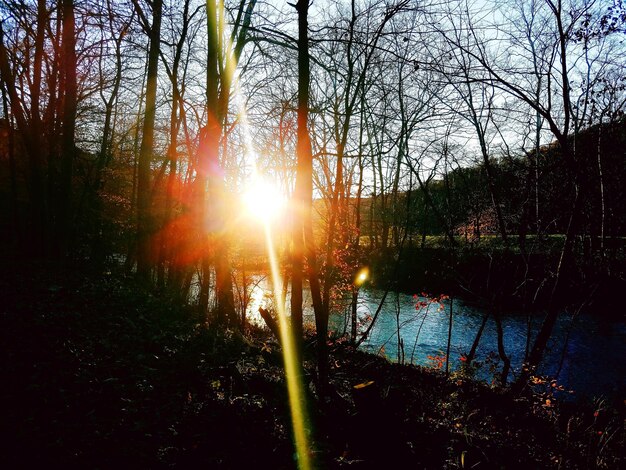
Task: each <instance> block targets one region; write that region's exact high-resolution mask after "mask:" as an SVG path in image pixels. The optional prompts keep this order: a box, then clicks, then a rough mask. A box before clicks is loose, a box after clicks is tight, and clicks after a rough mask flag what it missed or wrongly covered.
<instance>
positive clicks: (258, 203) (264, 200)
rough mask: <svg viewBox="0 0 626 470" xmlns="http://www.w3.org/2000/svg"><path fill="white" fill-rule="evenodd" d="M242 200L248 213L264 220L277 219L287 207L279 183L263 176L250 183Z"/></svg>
mask: <svg viewBox="0 0 626 470" xmlns="http://www.w3.org/2000/svg"><path fill="white" fill-rule="evenodd" d="M242 200H243V203H244V206H245V207H246V209H247V211H248V213H249V214H250V215H251V216H253V217H255V218H256V219H259V220H262V221H271V220H274V219H276V218H277V217H278V216H279V215H280V214H281V212H282V211H283V209H284V207H285V198H284V196H283V194H282V193H281V192H280V190H279V189H278V187H277V185H276V184H272V183H270V182H269V181H268V180H266V179H264V178H261V177H256V178H254V180H252V182H250V183H249V185H248V187H247V189H246V191H245V192H244V193H243V196H242Z"/></svg>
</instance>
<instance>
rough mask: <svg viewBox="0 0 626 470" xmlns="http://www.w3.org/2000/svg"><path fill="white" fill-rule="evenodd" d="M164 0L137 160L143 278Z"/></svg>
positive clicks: (154, 35) (158, 2)
mask: <svg viewBox="0 0 626 470" xmlns="http://www.w3.org/2000/svg"><path fill="white" fill-rule="evenodd" d="M162 8H163V0H154V2H153V5H152V26H151V27H150V48H149V51H148V73H147V84H146V112H145V117H144V121H143V132H142V139H141V148H140V151H139V161H138V164H137V275H138V277H139V278H140V279H142V280H143V281H146V282H147V281H149V280H150V268H151V253H150V252H151V250H150V236H151V234H152V230H153V227H152V216H151V213H150V212H151V210H150V205H151V198H150V186H151V185H150V180H151V171H150V164H151V162H152V154H153V152H154V122H155V117H156V91H157V75H158V68H159V51H160V46H161V16H162V15H161V13H162Z"/></svg>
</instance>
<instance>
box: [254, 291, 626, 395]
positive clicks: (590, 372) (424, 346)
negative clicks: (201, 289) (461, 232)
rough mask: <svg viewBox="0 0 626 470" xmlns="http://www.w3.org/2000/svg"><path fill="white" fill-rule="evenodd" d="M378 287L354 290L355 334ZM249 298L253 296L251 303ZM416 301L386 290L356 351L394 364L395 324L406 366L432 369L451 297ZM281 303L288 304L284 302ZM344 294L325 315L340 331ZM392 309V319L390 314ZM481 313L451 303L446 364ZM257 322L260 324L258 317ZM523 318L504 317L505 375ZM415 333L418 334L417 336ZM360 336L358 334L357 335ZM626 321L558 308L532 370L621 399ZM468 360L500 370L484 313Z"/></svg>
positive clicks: (579, 390)
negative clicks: (336, 309) (337, 310)
mask: <svg viewBox="0 0 626 470" xmlns="http://www.w3.org/2000/svg"><path fill="white" fill-rule="evenodd" d="M268 284H269V283H268V281H266V280H265V279H262V280H261V282H259V283H258V285H257V287H256V289H255V290H254V291H253V294H252V302H251V304H250V305H249V307H248V314H249V317H250V318H251V321H255V320H254V317H255V316H256V317H258V314H257V313H256V312H257V311H258V306H259V305H260V303H262V302H263V294H264V293H266V292H267V291H268V288H269V285H268ZM304 294H305V295H304V306H305V312H304V313H305V319H308V320H309V321H311V322H313V311H312V307H311V300H310V294H309V293H308V292H306V291H305V293H304ZM383 294H384V292H383V291H380V290H376V289H367V288H362V289H361V290H360V292H359V298H358V304H357V315H358V322H357V325H358V331H359V333H361V332H363V331H364V330H365V329H366V328H367V326H368V325H369V323H370V322H371V317H373V316H374V314H375V312H376V309H377V308H378V304H379V302H380V299H381V298H382V297H383ZM266 297H267V296H266ZM255 299H256V300H255ZM418 300H422V301H423V300H425V299H423V298H414V297H413V296H411V295H407V294H401V293H393V292H390V293H389V295H388V296H387V299H386V300H385V304H384V305H383V308H382V310H381V313H380V314H379V316H378V318H377V320H376V323H375V324H374V327H373V328H372V330H371V332H370V335H369V337H368V338H367V340H366V341H364V342H363V343H362V345H361V349H363V350H365V351H368V352H371V353H374V354H381V355H384V356H385V357H387V358H388V359H389V360H391V361H398V335H397V331H398V324H399V325H400V338H402V341H403V343H404V360H405V362H406V363H411V362H412V363H413V364H419V365H424V366H433V365H434V362H433V361H432V360H430V359H429V358H428V356H443V355H445V350H446V344H447V339H448V326H449V314H450V300H445V301H444V302H443V307H442V308H441V309H439V308H438V307H439V306H438V305H437V304H433V305H431V306H430V307H429V308H428V309H426V308H420V309H416V303H417V302H418ZM287 305H289V303H288V302H287ZM349 307H350V306H349V299H348V300H346V303H345V305H344V307H343V308H342V310H343V311H345V312H346V313H345V314H334V315H332V316H331V319H330V323H331V324H330V326H331V329H332V330H334V331H335V332H336V333H338V334H341V333H342V332H344V331H346V332H348V334H349V332H350V322H349V310H350V308H349ZM396 313H399V316H398V317H397V316H396ZM485 314H486V311H485V310H483V309H480V308H477V307H474V306H470V305H466V304H464V303H463V302H462V301H461V300H459V299H454V300H453V326H452V336H451V347H450V359H449V360H450V369H451V370H456V369H457V368H459V366H460V365H461V361H460V357H461V355H462V354H466V353H468V352H469V350H470V349H471V346H472V343H473V341H474V338H475V335H476V332H477V331H478V329H479V327H480V325H481V323H482V320H483V317H484V315H485ZM257 321H262V320H260V319H259V318H257ZM527 321H528V320H527V317H526V316H524V315H519V314H511V315H509V314H503V315H502V327H503V336H504V347H505V352H506V354H507V356H508V357H509V358H510V360H511V372H510V373H509V380H513V379H514V378H515V377H516V375H517V374H519V371H520V368H521V366H522V362H523V359H524V354H525V350H526V341H527V330H528V324H527ZM542 321H543V315H535V316H533V317H532V318H531V340H530V346H531V347H532V344H533V341H534V339H535V335H536V333H537V331H538V330H539V327H540V326H541V322H542ZM418 332H419V335H418ZM359 336H360V334H359ZM625 359H626V324H625V323H621V322H614V321H609V320H606V319H602V318H598V317H594V316H592V315H590V314H588V313H585V312H580V313H579V314H577V315H574V313H573V312H568V311H563V312H562V313H561V314H560V315H559V317H558V320H557V322H556V325H555V327H554V331H553V334H552V338H551V341H550V342H549V344H548V348H547V351H546V353H545V355H544V359H543V361H542V363H541V365H540V367H539V370H538V374H540V375H546V376H550V377H551V378H555V379H556V380H557V382H558V384H559V385H562V386H563V387H564V388H565V389H566V390H571V391H573V392H574V393H573V394H572V395H571V396H572V397H594V396H602V395H604V396H610V397H613V398H618V399H625V398H626V360H625ZM475 364H479V365H480V364H482V365H481V367H480V368H479V369H478V371H477V373H476V375H477V378H479V379H481V380H485V381H487V382H490V381H492V380H494V372H495V374H499V372H500V370H501V366H502V363H501V361H500V359H499V357H498V347H497V332H496V324H495V322H494V320H493V318H492V317H491V316H490V318H489V320H488V322H487V324H486V327H485V330H484V331H483V334H482V337H481V340H480V343H479V346H478V349H477V352H476V357H475Z"/></svg>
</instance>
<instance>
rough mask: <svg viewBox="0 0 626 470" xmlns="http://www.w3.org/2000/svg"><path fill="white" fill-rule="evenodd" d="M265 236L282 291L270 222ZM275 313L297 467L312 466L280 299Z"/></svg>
mask: <svg viewBox="0 0 626 470" xmlns="http://www.w3.org/2000/svg"><path fill="white" fill-rule="evenodd" d="M264 226H265V239H266V243H267V253H268V257H269V260H270V269H271V271H272V284H273V288H274V292H282V279H281V277H280V269H279V266H278V258H277V256H276V251H275V249H274V243H273V241H272V233H271V229H270V224H269V223H267V222H265V223H264ZM276 310H277V313H278V324H279V326H280V342H281V345H282V348H283V362H284V364H285V377H286V380H287V393H288V395H289V407H290V408H291V422H292V426H293V434H294V440H295V445H296V452H297V454H298V467H299V468H300V469H301V470H309V469H311V468H312V466H311V459H310V458H309V444H308V438H307V431H306V425H307V422H308V419H307V414H306V406H305V396H304V389H303V387H302V381H301V378H300V374H299V369H300V367H299V365H298V363H297V359H296V350H295V344H294V340H293V336H292V334H291V328H290V327H289V322H288V321H287V316H286V314H285V307H284V305H283V304H282V302H276Z"/></svg>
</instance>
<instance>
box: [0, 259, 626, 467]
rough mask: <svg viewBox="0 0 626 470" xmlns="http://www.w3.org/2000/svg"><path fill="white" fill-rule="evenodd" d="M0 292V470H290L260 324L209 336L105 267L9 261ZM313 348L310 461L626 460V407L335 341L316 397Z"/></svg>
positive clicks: (274, 368) (276, 380)
mask: <svg viewBox="0 0 626 470" xmlns="http://www.w3.org/2000/svg"><path fill="white" fill-rule="evenodd" d="M5 266H7V265H6V264H5ZM0 292H2V293H3V300H2V303H1V304H0V345H1V348H2V352H1V356H0V374H1V375H2V377H3V380H2V383H3V385H2V387H0V390H1V391H0V402H1V403H2V409H1V410H0V412H1V416H2V419H1V423H2V424H1V425H0V426H1V428H0V429H1V432H2V437H1V439H0V442H1V447H0V467H1V468H7V469H13V468H90V469H96V468H102V469H108V468H192V467H196V466H198V465H202V466H203V468H246V467H250V466H254V467H255V468H295V467H296V466H297V464H296V461H295V458H294V448H293V445H292V439H291V430H290V417H289V407H288V400H287V395H286V387H285V381H284V375H283V372H282V359H281V351H280V347H279V345H278V344H277V343H276V342H275V341H274V340H273V339H272V338H271V337H270V336H269V335H268V334H266V333H264V332H263V331H260V330H255V331H252V332H250V333H249V334H246V335H245V336H242V335H241V334H239V333H237V332H233V331H223V330H219V329H217V328H211V327H207V326H205V325H203V324H201V323H199V322H198V319H197V317H196V316H195V314H194V310H193V309H192V308H190V307H181V306H180V305H177V304H176V303H175V302H173V301H170V300H168V299H165V298H163V297H157V296H155V295H154V294H151V293H147V292H146V291H145V290H143V289H142V288H141V287H140V286H138V285H137V284H136V283H135V282H134V281H133V280H132V279H131V278H129V277H126V276H124V275H123V274H122V273H119V272H117V271H115V270H114V269H113V270H110V271H104V272H100V273H94V272H89V271H88V270H85V269H80V268H77V269H75V270H73V271H69V272H66V273H65V274H62V275H60V274H53V273H52V271H51V270H49V269H46V268H45V267H44V266H42V265H23V266H21V267H18V268H16V270H13V271H12V272H8V270H7V269H6V268H5V270H4V271H3V272H1V273H0ZM310 349H311V350H307V361H306V372H305V377H304V379H305V382H307V383H308V382H310V384H309V387H308V396H307V399H306V402H307V404H308V409H309V414H310V423H309V424H310V433H309V437H310V441H311V457H312V460H313V462H314V463H315V466H316V468H359V469H360V468H393V467H395V466H398V465H400V464H403V465H408V466H409V467H407V468H433V469H436V468H477V469H480V468H528V469H531V468H533V469H534V468H555V469H556V468H562V469H571V468H619V467H620V464H623V463H624V461H623V460H620V459H624V451H625V447H626V445H625V443H626V426H625V425H626V421H625V419H624V418H625V417H626V410H625V405H626V403H623V402H622V403H612V404H609V403H607V402H606V401H601V400H597V401H595V402H593V403H586V404H571V403H561V402H560V400H559V399H558V398H557V397H555V396H554V393H553V388H556V387H552V384H551V383H550V382H549V381H548V382H546V383H541V382H542V380H541V379H539V378H536V379H535V380H536V382H537V383H538V385H537V387H536V388H535V390H532V391H531V390H527V391H526V392H527V393H525V394H524V395H523V396H514V395H513V394H512V393H511V392H510V391H509V390H507V389H502V388H498V387H494V386H489V385H487V384H483V383H479V382H476V381H473V380H472V379H471V378H468V377H464V376H461V375H455V376H451V377H446V376H445V375H444V374H443V373H442V372H441V371H438V370H433V369H427V368H421V367H414V366H402V365H398V364H391V363H389V362H388V361H387V360H385V359H384V358H381V357H377V356H372V355H368V354H365V353H361V352H355V351H354V350H352V349H351V348H350V347H349V346H347V345H346V344H345V343H342V342H341V341H337V342H334V343H332V345H331V358H330V364H331V384H330V392H329V396H328V398H327V399H324V400H321V399H320V398H319V396H318V395H317V393H316V390H315V386H314V380H312V379H311V380H309V379H310V378H311V377H313V376H314V367H313V364H314V361H313V359H314V357H313V351H312V348H310ZM309 355H310V357H309ZM370 382H371V383H370ZM365 383H369V385H368V386H365V387H361V388H360V389H358V388H357V389H355V388H354V387H355V385H359V384H365ZM359 390H360V391H359ZM622 468H623V467H622Z"/></svg>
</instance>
